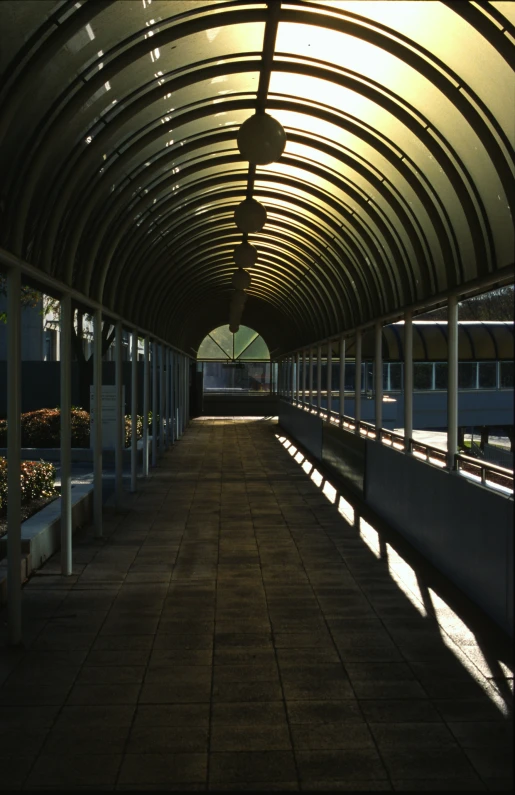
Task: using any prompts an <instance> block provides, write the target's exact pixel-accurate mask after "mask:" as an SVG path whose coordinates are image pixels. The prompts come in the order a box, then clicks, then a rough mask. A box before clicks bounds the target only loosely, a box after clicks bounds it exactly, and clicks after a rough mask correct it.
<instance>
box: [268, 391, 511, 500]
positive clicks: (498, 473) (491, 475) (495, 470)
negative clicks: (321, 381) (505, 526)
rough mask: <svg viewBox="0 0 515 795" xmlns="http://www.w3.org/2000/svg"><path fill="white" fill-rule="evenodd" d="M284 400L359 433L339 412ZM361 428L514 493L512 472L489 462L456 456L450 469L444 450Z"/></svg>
mask: <svg viewBox="0 0 515 795" xmlns="http://www.w3.org/2000/svg"><path fill="white" fill-rule="evenodd" d="M281 400H284V401H285V402H286V403H291V404H292V405H295V406H297V408H300V409H303V410H304V411H307V412H309V413H310V414H316V415H317V416H319V417H321V418H322V419H324V420H325V421H326V422H330V423H332V424H334V425H337V426H338V427H340V428H343V430H346V431H351V432H354V433H355V431H356V420H355V419H354V417H349V416H348V415H346V414H344V415H343V416H341V415H340V414H339V413H338V412H337V411H331V413H330V416H328V413H327V409H325V408H319V407H318V406H316V405H314V404H313V403H311V404H309V402H303V400H302V399H300V400H288V398H285V397H284V396H283V397H281ZM358 425H359V432H360V436H365V437H367V438H369V439H374V440H375V441H380V442H382V444H386V445H388V446H390V447H392V448H393V449H395V450H398V451H399V452H403V453H407V454H411V455H413V456H415V457H417V458H419V459H423V460H424V461H425V462H426V463H428V464H430V465H431V466H437V467H438V468H439V469H446V470H447V471H449V472H455V473H457V474H460V475H463V476H467V475H472V476H477V477H478V478H479V480H480V482H481V485H483V486H485V487H487V488H494V489H496V487H498V486H501V487H503V488H505V489H508V490H509V491H512V492H513V470H512V469H506V468H505V467H501V466H498V465H497V464H491V463H489V462H488V461H486V460H485V459H478V458H474V457H473V456H470V455H466V454H465V453H456V454H455V455H454V460H453V463H452V465H451V466H449V462H448V453H447V451H446V450H442V448H440V447H434V446H433V445H431V444H427V443H426V442H419V441H417V440H416V439H409V440H406V439H405V437H404V436H402V435H401V434H399V433H395V431H390V430H388V429H387V428H380V429H379V439H378V438H377V437H378V432H377V428H376V427H375V425H372V424H371V423H370V422H365V421H364V420H359V423H358ZM406 442H407V444H406ZM477 472H479V475H476V473H477ZM496 490H497V489H496Z"/></svg>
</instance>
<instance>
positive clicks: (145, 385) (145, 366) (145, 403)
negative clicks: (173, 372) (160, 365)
mask: <svg viewBox="0 0 515 795" xmlns="http://www.w3.org/2000/svg"><path fill="white" fill-rule="evenodd" d="M148 349H149V341H148V337H145V339H144V341H143V477H144V478H148V398H149V395H148V376H149V360H148V356H149V350H148Z"/></svg>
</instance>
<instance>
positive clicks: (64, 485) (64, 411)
mask: <svg viewBox="0 0 515 795" xmlns="http://www.w3.org/2000/svg"><path fill="white" fill-rule="evenodd" d="M60 320H61V322H60V332H61V333H60V335H59V336H60V359H61V365H60V369H61V574H62V575H64V576H65V577H69V576H70V574H71V573H72V565H73V564H72V454H71V453H72V423H71V389H72V384H71V374H72V322H73V318H72V299H71V297H70V296H69V295H63V297H62V298H61V319H60Z"/></svg>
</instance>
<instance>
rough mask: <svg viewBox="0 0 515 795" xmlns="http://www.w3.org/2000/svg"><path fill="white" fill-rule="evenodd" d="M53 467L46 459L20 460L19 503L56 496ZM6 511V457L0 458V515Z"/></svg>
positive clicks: (23, 503)
mask: <svg viewBox="0 0 515 795" xmlns="http://www.w3.org/2000/svg"><path fill="white" fill-rule="evenodd" d="M54 478H55V467H54V466H53V465H52V464H49V463H48V461H22V462H21V467H20V482H21V504H22V505H25V504H26V503H28V502H31V500H35V499H37V498H38V497H53V496H57V494H58V492H57V491H56V490H55V489H54ZM6 513H7V459H6V458H0V516H5V514H6Z"/></svg>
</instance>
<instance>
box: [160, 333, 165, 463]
mask: <svg viewBox="0 0 515 795" xmlns="http://www.w3.org/2000/svg"><path fill="white" fill-rule="evenodd" d="M164 359H165V357H164V346H163V345H162V344H161V345H160V346H159V454H160V455H163V452H164V447H165V418H164V411H165V379H164Z"/></svg>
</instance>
